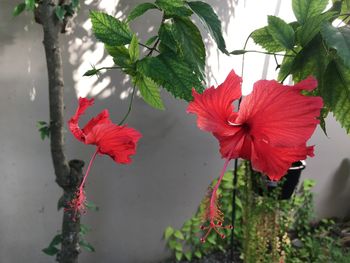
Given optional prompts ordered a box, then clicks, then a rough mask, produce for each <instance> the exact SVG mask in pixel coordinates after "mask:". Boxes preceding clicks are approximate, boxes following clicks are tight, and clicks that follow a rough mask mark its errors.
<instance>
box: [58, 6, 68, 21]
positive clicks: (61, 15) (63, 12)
mask: <svg viewBox="0 0 350 263" xmlns="http://www.w3.org/2000/svg"><path fill="white" fill-rule="evenodd" d="M66 13H67V11H66V9H64V7H62V6H60V5H58V6H57V7H56V9H55V14H56V17H57V18H58V19H59V20H60V21H63V19H64V16H65V15H66Z"/></svg>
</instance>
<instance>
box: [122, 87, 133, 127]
mask: <svg viewBox="0 0 350 263" xmlns="http://www.w3.org/2000/svg"><path fill="white" fill-rule="evenodd" d="M135 91H136V84H134V86H133V88H132V93H131V98H130V102H129V108H128V111H127V113H126V114H125V116H124V118H123V119H122V120H121V121H120V122H119V123H118V125H122V124H123V123H124V122H125V121H126V119H127V118H128V116H129V114H130V112H131V110H132V103H133V100H134V96H135Z"/></svg>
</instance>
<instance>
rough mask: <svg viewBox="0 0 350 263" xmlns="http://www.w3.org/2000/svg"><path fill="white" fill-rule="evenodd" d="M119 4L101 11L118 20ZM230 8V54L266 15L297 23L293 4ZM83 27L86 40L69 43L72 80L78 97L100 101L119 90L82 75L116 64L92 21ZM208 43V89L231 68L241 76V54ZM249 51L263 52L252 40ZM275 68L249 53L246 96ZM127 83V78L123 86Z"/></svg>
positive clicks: (107, 0) (108, 2) (110, 0)
mask: <svg viewBox="0 0 350 263" xmlns="http://www.w3.org/2000/svg"><path fill="white" fill-rule="evenodd" d="M91 3H93V1H92V0H86V1H85V4H87V5H89V4H91ZM118 3H119V0H101V1H99V2H98V9H99V10H103V11H105V12H107V13H109V14H112V15H115V16H116V17H122V16H123V15H125V14H122V13H121V12H120V11H117V10H116V8H115V7H116V6H117V5H118ZM282 3H283V4H282ZM230 5H231V6H230V8H232V10H233V11H232V12H231V11H230V12H231V13H230V16H231V17H230V18H229V19H225V21H223V28H225V32H224V37H225V40H226V44H227V49H228V51H233V50H236V49H243V46H244V43H245V41H246V38H247V37H248V35H249V33H251V32H252V31H253V30H255V29H258V28H261V27H263V26H265V25H267V15H275V16H280V17H281V18H282V19H284V20H286V21H287V22H292V21H294V20H295V17H294V14H293V13H292V12H291V10H292V8H291V2H290V1H282V0H274V1H233V2H231V4H230ZM217 8H220V7H217ZM217 8H216V9H217ZM83 28H84V29H85V30H86V32H88V33H89V36H88V37H86V39H83V40H82V39H79V38H76V39H74V40H73V41H71V43H70V44H69V53H70V63H72V64H73V65H75V66H76V68H77V69H76V70H75V71H74V72H73V78H74V81H75V82H76V84H75V90H76V94H77V96H83V97H85V96H98V97H99V98H107V97H109V96H111V95H113V94H114V93H115V90H116V87H115V86H113V83H111V82H112V80H111V78H110V77H108V76H105V75H104V76H102V77H101V78H100V79H96V77H90V78H88V77H82V75H83V74H84V73H85V72H86V71H87V70H89V69H91V68H92V66H94V67H96V68H98V67H106V66H112V65H113V61H112V59H111V58H110V57H109V56H107V57H105V52H104V48H103V44H102V43H94V42H93V39H94V38H93V37H92V25H91V21H90V20H87V21H86V22H85V23H84V24H83ZM151 30H153V27H152V28H150V29H149V30H148V31H151ZM204 36H205V35H204ZM205 37H206V36H205ZM205 43H206V45H207V46H209V47H210V49H209V50H208V58H207V70H208V71H209V72H207V78H208V87H209V86H211V85H215V86H217V85H218V84H220V83H221V82H223V81H224V79H225V77H226V76H227V74H228V72H229V71H230V70H231V69H234V70H235V71H236V73H237V74H238V75H241V74H242V69H241V64H242V55H237V56H226V55H224V54H222V53H220V52H218V51H217V46H216V45H215V44H214V41H213V40H212V39H209V41H208V40H207V39H205ZM246 49H247V50H260V51H261V50H262V49H261V48H260V47H259V46H256V45H255V44H254V42H253V40H249V41H248V45H247V48H246ZM282 59H283V57H278V58H277V61H278V62H279V63H281V61H282ZM276 66H277V64H276V62H275V61H274V58H273V57H272V56H269V55H263V54H257V53H248V54H246V55H245V67H244V81H243V94H244V95H247V94H249V93H250V92H251V90H252V87H253V84H254V83H255V82H256V81H257V80H259V79H276V78H277V73H278V72H277V71H276ZM127 80H128V79H125V80H124V83H125V82H126V81H127ZM287 82H288V80H287ZM289 82H290V80H289ZM129 94H130V89H129V88H127V89H126V90H125V91H121V93H120V99H126V98H127V97H128V95H129Z"/></svg>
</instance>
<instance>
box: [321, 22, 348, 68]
mask: <svg viewBox="0 0 350 263" xmlns="http://www.w3.org/2000/svg"><path fill="white" fill-rule="evenodd" d="M321 34H322V37H323V38H324V40H325V41H326V43H327V45H328V46H329V47H331V48H334V49H335V50H337V54H338V56H339V57H340V58H342V59H343V61H344V63H345V65H346V66H347V67H349V68H350V28H349V27H347V26H344V27H340V28H336V27H333V26H332V25H331V24H330V23H325V24H323V26H322V29H321Z"/></svg>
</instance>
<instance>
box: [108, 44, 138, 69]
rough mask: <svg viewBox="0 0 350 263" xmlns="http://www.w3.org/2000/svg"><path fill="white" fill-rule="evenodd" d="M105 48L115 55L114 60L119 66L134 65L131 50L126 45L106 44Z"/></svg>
mask: <svg viewBox="0 0 350 263" xmlns="http://www.w3.org/2000/svg"><path fill="white" fill-rule="evenodd" d="M105 48H106V50H107V52H108V54H110V55H111V56H112V57H113V61H114V63H115V64H117V65H118V66H121V67H123V68H128V67H130V66H131V65H132V62H131V58H130V54H129V50H128V49H127V48H126V47H125V46H109V45H105Z"/></svg>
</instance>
